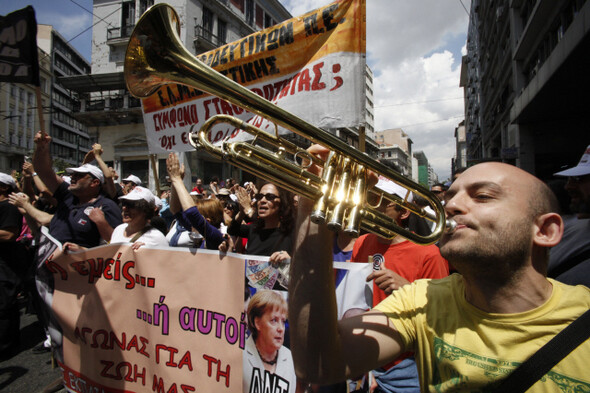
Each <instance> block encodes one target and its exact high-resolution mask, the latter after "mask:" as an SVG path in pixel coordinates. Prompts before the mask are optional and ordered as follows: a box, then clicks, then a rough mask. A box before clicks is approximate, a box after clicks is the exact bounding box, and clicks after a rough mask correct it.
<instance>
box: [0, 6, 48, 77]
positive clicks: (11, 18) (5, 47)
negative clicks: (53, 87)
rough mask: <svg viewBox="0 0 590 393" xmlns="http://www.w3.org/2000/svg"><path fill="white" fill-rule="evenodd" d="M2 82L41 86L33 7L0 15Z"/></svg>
mask: <svg viewBox="0 0 590 393" xmlns="http://www.w3.org/2000/svg"><path fill="white" fill-rule="evenodd" d="M0 82H12V83H30V84H33V85H35V86H39V85H40V84H39V60H38V56H37V21H36V19H35V10H34V9H33V7H31V6H27V7H26V8H23V9H22V10H18V11H14V12H11V13H10V14H8V15H6V16H0Z"/></svg>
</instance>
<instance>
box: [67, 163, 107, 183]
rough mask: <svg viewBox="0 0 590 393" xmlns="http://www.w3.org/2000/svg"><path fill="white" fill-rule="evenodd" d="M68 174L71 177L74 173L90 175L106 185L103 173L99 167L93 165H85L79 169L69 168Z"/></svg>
mask: <svg viewBox="0 0 590 393" xmlns="http://www.w3.org/2000/svg"><path fill="white" fill-rule="evenodd" d="M66 172H67V173H69V174H70V175H71V174H72V173H73V172H76V173H90V174H91V175H92V176H94V177H96V178H97V179H98V180H100V183H101V184H102V183H104V175H103V173H102V171H101V170H100V168H99V167H97V166H95V165H92V164H84V165H82V166H79V167H78V168H67V169H66Z"/></svg>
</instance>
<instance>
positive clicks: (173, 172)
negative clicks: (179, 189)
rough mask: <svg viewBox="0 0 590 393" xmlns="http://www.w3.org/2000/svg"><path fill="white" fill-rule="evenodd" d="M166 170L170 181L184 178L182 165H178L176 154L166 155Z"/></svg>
mask: <svg viewBox="0 0 590 393" xmlns="http://www.w3.org/2000/svg"><path fill="white" fill-rule="evenodd" d="M166 169H167V170H168V176H170V180H174V179H182V178H183V176H184V165H180V161H179V160H178V156H177V155H176V153H170V154H168V158H167V159H166Z"/></svg>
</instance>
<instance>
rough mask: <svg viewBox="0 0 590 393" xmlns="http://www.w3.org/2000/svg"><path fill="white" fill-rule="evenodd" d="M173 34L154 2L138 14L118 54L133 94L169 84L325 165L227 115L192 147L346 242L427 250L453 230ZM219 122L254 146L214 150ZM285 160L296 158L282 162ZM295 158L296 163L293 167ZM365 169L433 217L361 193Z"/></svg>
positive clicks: (382, 195) (410, 185)
mask: <svg viewBox="0 0 590 393" xmlns="http://www.w3.org/2000/svg"><path fill="white" fill-rule="evenodd" d="M179 35H180V24H179V18H178V15H177V14H176V12H175V11H174V9H173V8H172V7H170V6H169V5H167V4H163V3H160V4H156V5H154V6H152V7H151V8H150V9H149V10H147V11H146V12H145V13H144V14H143V16H142V17H141V18H140V20H139V22H138V23H137V25H136V26H135V28H134V30H133V33H132V34H131V37H130V39H129V44H128V46H127V52H126V55H125V72H124V73H125V81H126V83H127V88H128V89H129V92H130V93H131V94H132V95H134V96H135V97H138V98H145V97H148V96H150V95H151V94H153V93H155V92H156V91H157V90H158V88H159V87H160V86H162V85H165V84H169V83H178V84H183V85H187V86H191V87H194V88H196V89H198V90H201V91H204V92H207V93H209V94H212V95H215V96H217V97H219V98H221V99H224V100H226V101H228V102H230V103H232V104H235V105H237V106H240V107H242V108H244V109H246V110H248V111H250V112H251V113H254V114H257V115H259V116H262V117H265V118H267V119H269V120H271V121H272V122H274V123H275V125H280V126H282V127H284V128H286V129H288V130H291V131H293V132H295V133H297V134H299V135H301V136H303V137H304V138H306V139H308V140H309V141H310V142H311V143H317V144H320V145H323V146H325V147H327V148H328V149H330V150H331V153H330V155H329V157H328V159H327V160H326V161H325V162H318V159H317V158H315V157H311V156H310V155H309V154H308V153H307V151H306V150H304V149H301V148H299V147H297V146H296V145H294V144H293V143H291V142H289V141H287V140H285V139H284V138H280V137H279V136H278V131H277V133H276V135H272V134H269V133H267V132H265V131H262V130H260V129H259V128H257V127H254V126H252V125H250V124H248V123H246V122H244V121H242V120H240V119H237V118H234V117H231V116H226V115H218V116H214V117H212V118H210V119H208V120H207V122H206V123H205V124H204V125H203V127H202V128H201V129H200V130H199V131H193V130H192V129H191V132H190V137H189V140H190V143H191V145H192V146H194V147H195V148H204V149H205V150H207V151H208V152H209V153H211V154H212V155H214V156H216V157H218V158H220V159H224V160H227V161H228V162H230V163H231V164H233V165H235V166H237V167H240V168H241V169H243V170H246V171H248V172H251V173H253V174H255V175H256V176H258V177H260V178H263V179H265V180H267V181H271V182H273V183H276V185H277V186H279V187H282V188H285V189H287V190H289V191H290V192H293V193H295V194H299V195H303V196H305V197H307V198H309V199H312V200H314V201H315V208H314V211H313V213H312V216H311V218H312V220H313V221H315V222H326V221H327V225H328V227H330V228H331V229H334V230H340V229H342V230H344V231H345V232H347V233H349V234H351V235H353V236H358V235H359V232H360V230H361V229H363V230H366V231H369V232H372V233H375V234H377V235H379V236H382V237H385V238H392V237H394V236H396V235H401V236H403V237H405V238H407V239H408V240H410V241H412V242H414V243H417V244H432V243H434V242H436V241H437V240H438V239H439V238H440V236H441V235H442V234H443V232H444V230H445V228H453V227H454V223H453V222H452V221H450V220H446V219H445V214H444V209H443V207H442V205H441V203H440V202H439V200H438V199H437V197H436V196H435V195H434V194H432V193H431V192H430V191H428V189H426V188H425V187H423V186H421V185H420V184H417V183H415V182H413V181H411V180H410V179H407V178H406V177H404V176H402V175H400V174H399V173H397V172H396V171H394V170H392V169H390V168H388V167H387V166H385V165H383V164H382V163H379V162H377V161H375V160H373V159H372V158H370V157H369V156H368V155H366V154H365V153H362V152H360V151H358V150H355V149H353V148H351V147H350V146H349V145H348V144H346V143H345V142H344V141H342V140H340V139H339V138H337V137H336V136H334V135H332V134H330V133H329V132H326V131H324V130H321V129H320V128H318V127H315V126H313V125H311V124H309V123H307V122H306V121H305V120H303V119H301V118H299V117H297V116H295V115H293V114H291V113H289V112H287V111H286V110H284V109H282V108H280V107H279V106H277V105H275V104H273V103H271V102H270V101H268V100H266V99H264V98H262V97H260V96H258V95H257V94H256V93H254V92H252V91H250V90H249V89H247V88H245V87H243V86H241V85H239V84H238V83H236V82H234V81H233V80H231V79H229V78H226V77H225V76H223V75H221V74H220V73H218V72H217V71H215V70H213V69H212V68H210V67H208V66H207V65H205V64H204V63H202V62H201V61H200V60H199V59H197V58H196V57H195V56H193V55H192V54H191V53H190V52H189V51H188V50H187V49H186V48H184V46H183V44H182V42H181V40H180V38H179ZM220 122H224V123H229V124H230V125H232V126H233V127H235V128H238V129H241V130H243V131H245V132H248V133H250V134H252V135H253V136H254V138H253V140H252V141H250V142H227V141H224V142H223V143H222V145H221V146H219V147H218V146H214V145H213V144H211V143H210V142H209V138H208V136H209V135H208V134H209V130H210V128H211V127H213V125H215V124H217V123H220ZM258 141H261V142H263V143H264V144H266V145H273V146H275V147H276V149H277V150H276V151H271V150H268V149H266V148H263V147H261V146H258V145H256V143H257V142H258ZM290 157H293V158H295V160H294V161H291V160H288V159H287V158H290ZM305 158H307V159H305ZM298 159H300V160H299V161H300V162H297V161H298ZM302 161H306V162H315V163H316V164H320V165H321V166H323V168H324V170H323V172H322V173H323V175H322V177H319V176H317V175H315V174H313V173H311V172H310V171H308V170H307V166H306V165H303V164H302V163H301V162H302ZM368 171H372V172H375V173H376V174H377V175H382V176H384V177H385V178H387V179H391V180H392V181H393V182H395V183H397V184H398V185H401V186H402V187H403V188H405V189H406V190H407V191H411V192H413V193H414V194H416V195H419V196H421V197H422V198H424V199H425V200H426V201H427V202H428V204H429V205H430V206H431V207H432V210H433V211H434V214H431V213H429V212H428V211H427V210H425V209H424V208H422V207H419V206H418V205H416V204H413V203H411V202H409V201H408V199H407V197H408V195H409V192H408V194H407V195H406V198H403V199H402V198H400V197H399V196H397V195H396V194H389V193H386V192H384V191H381V190H379V189H377V188H375V187H374V188H372V189H371V190H369V191H367V185H366V179H367V172H368ZM368 194H369V195H371V196H373V197H375V199H376V200H377V202H376V204H375V205H371V204H370V203H368V201H367V195H368ZM383 201H387V202H393V203H396V204H397V205H399V206H401V207H403V208H405V209H408V210H410V211H411V212H412V213H413V214H417V215H419V216H421V217H425V218H427V219H429V220H431V221H433V222H435V224H436V225H435V228H434V230H433V231H432V233H431V234H430V235H428V236H419V235H417V234H415V233H412V232H411V231H409V230H407V229H406V228H403V227H400V226H398V225H397V224H396V223H395V222H394V221H393V220H392V219H391V218H390V217H388V216H386V215H385V214H383V213H382V212H381V211H379V210H378V209H377V207H378V206H379V204H380V203H381V202H383Z"/></svg>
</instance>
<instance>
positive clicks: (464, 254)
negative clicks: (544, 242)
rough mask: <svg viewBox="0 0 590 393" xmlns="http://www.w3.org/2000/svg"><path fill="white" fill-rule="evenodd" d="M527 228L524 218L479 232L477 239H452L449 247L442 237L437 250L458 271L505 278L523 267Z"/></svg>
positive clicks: (529, 236) (528, 245) (528, 246)
mask: <svg viewBox="0 0 590 393" xmlns="http://www.w3.org/2000/svg"><path fill="white" fill-rule="evenodd" d="M529 228H530V219H527V220H521V221H520V222H513V223H511V224H510V225H508V226H506V227H504V228H501V229H499V228H496V229H495V230H489V231H488V232H486V233H483V234H482V233H481V232H478V235H479V236H477V238H476V239H466V240H455V241H454V242H455V244H449V245H448V246H447V242H446V241H444V239H443V241H441V244H440V253H441V255H442V256H443V257H444V258H445V259H446V260H447V261H449V263H450V264H451V265H453V267H455V268H456V269H457V271H459V273H467V274H468V273H470V272H472V273H474V274H478V275H486V276H488V277H490V278H492V277H494V276H495V277H498V278H500V277H501V278H502V279H506V278H509V277H511V276H512V275H513V273H514V272H516V271H518V270H519V269H520V268H522V266H523V265H524V264H525V262H526V261H527V259H528V257H529V255H530V249H531V244H532V234H531V233H530V230H529ZM458 243H460V244H458Z"/></svg>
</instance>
